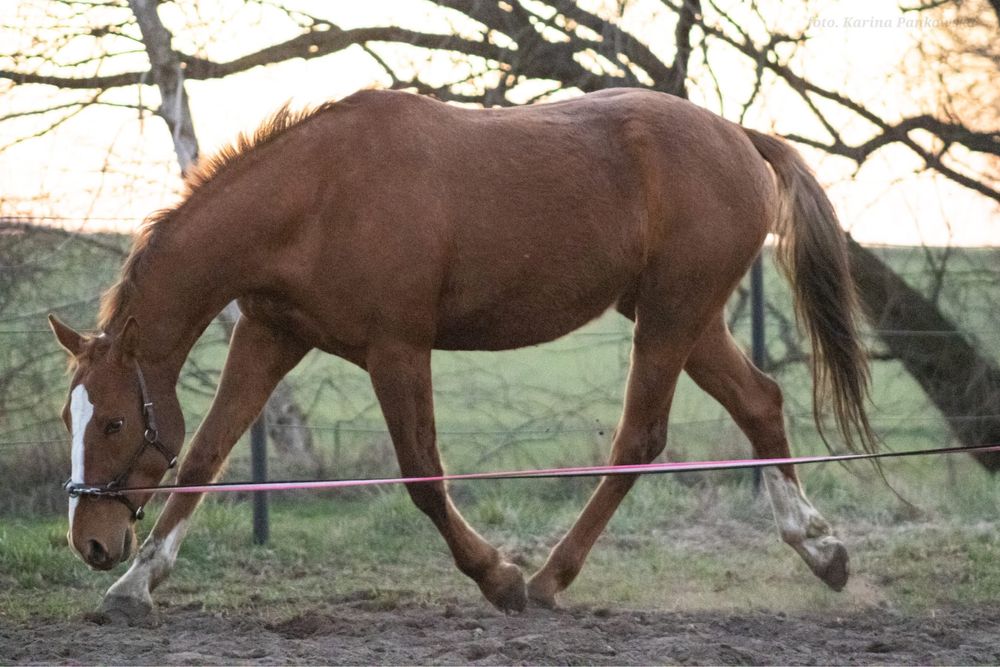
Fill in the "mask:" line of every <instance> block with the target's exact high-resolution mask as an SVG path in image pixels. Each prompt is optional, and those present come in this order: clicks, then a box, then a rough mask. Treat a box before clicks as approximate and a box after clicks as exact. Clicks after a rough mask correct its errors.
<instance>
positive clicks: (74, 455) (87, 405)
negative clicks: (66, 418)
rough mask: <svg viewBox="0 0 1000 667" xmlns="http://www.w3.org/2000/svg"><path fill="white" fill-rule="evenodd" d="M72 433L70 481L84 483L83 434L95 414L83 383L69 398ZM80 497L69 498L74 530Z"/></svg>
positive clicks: (70, 516)
mask: <svg viewBox="0 0 1000 667" xmlns="http://www.w3.org/2000/svg"><path fill="white" fill-rule="evenodd" d="M69 414H70V433H71V434H72V436H73V449H72V452H71V457H70V461H71V466H72V467H71V469H70V478H69V479H70V481H71V482H73V483H74V484H83V434H84V432H86V430H87V424H89V423H90V420H91V418H92V417H93V416H94V404H93V403H91V402H90V396H89V395H88V394H87V388H86V387H84V386H83V385H82V384H78V385H76V387H74V388H73V392H72V393H71V394H70V399H69ZM77 501H79V498H70V499H69V529H70V530H73V515H74V514H76V504H77Z"/></svg>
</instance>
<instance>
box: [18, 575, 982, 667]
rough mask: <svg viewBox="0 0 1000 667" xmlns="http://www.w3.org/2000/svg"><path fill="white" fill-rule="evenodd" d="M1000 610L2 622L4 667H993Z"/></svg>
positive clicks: (399, 606)
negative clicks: (140, 623)
mask: <svg viewBox="0 0 1000 667" xmlns="http://www.w3.org/2000/svg"><path fill="white" fill-rule="evenodd" d="M998 619H1000V606H997V607H991V608H979V609H949V610H937V611H936V612H935V613H934V614H933V616H930V615H920V616H906V615H902V614H900V613H898V612H894V611H888V610H882V609H871V610H868V611H863V612H857V613H854V614H852V615H851V616H850V617H842V618H831V617H822V616H819V615H794V616H793V615H785V614H783V613H780V612H777V613H775V612H765V611H741V612H721V611H708V612H696V613H683V612H658V611H657V612H654V611H642V610H615V609H608V608H606V607H601V608H596V609H589V608H573V609H568V610H563V611H548V610H541V609H530V610H528V611H527V612H526V613H523V614H520V615H517V616H504V615H502V614H500V613H498V612H495V611H493V610H492V609H489V608H487V607H486V606H485V605H483V604H480V603H479V602H472V601H467V602H466V601H442V602H440V603H433V604H432V603H424V602H420V601H419V600H417V599H416V598H415V597H414V596H408V595H407V594H406V593H405V592H402V591H400V592H396V593H394V594H393V595H392V596H391V598H390V600H388V601H386V599H385V598H384V597H375V596H372V595H368V594H358V595H354V596H350V597H347V598H343V599H340V600H336V601H332V602H331V603H329V604H327V605H325V606H323V607H322V608H316V609H311V610H308V611H304V612H302V613H301V614H298V615H296V616H294V617H293V618H289V619H286V620H284V621H281V622H268V621H266V620H265V619H264V618H263V617H261V616H259V615H254V614H243V615H238V614H236V613H231V614H213V613H210V612H206V611H203V610H201V609H198V608H192V607H180V606H175V607H170V606H165V607H161V609H160V610H159V618H158V622H157V623H156V624H153V625H147V626H145V627H133V628H123V627H120V626H109V625H101V624H99V623H97V622H95V619H93V618H89V617H81V618H78V619H72V620H69V621H52V620H47V619H36V620H32V621H29V622H24V623H16V624H10V623H5V624H3V625H0V663H18V664H33V663H64V664H74V663H77V664H90V663H117V664H123V663H127V664H171V665H184V664H231V663H234V662H235V663H240V664H305V663H309V664H315V663H336V664H428V663H435V664H470V663H471V664H479V665H500V664H525V663H530V664H537V663H542V664H657V663H679V664H774V663H780V664H829V663H838V664H850V663H856V664H940V663H947V664H983V663H988V664H995V663H997V662H1000V640H998V638H1000V620H998Z"/></svg>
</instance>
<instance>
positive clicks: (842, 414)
mask: <svg viewBox="0 0 1000 667" xmlns="http://www.w3.org/2000/svg"><path fill="white" fill-rule="evenodd" d="M744 131H745V132H746V134H747V136H748V137H749V138H750V141H751V142H752V143H753V145H754V148H756V149H757V152H758V153H760V154H761V156H762V157H763V158H764V159H765V160H767V161H768V162H769V163H770V165H771V167H772V168H773V169H774V173H775V174H776V175H777V180H778V190H779V197H780V201H779V207H778V215H777V220H776V222H775V225H774V228H773V230H772V231H774V232H775V234H777V236H778V244H777V249H776V257H777V260H778V264H779V266H780V267H781V268H782V270H783V272H784V273H785V275H786V276H787V278H788V280H789V281H790V282H791V284H792V286H793V288H794V291H795V314H796V320H797V321H798V322H799V323H800V324H802V323H804V324H805V328H806V330H807V331H808V333H809V339H810V343H811V344H812V349H813V355H812V362H811V364H812V374H813V418H814V420H815V421H816V427H817V429H818V430H819V433H820V437H821V438H822V439H823V442H824V443H825V444H826V445H827V447H828V448H829V447H830V443H829V441H828V440H827V439H826V435H825V433H824V430H823V425H822V422H821V420H820V412H821V411H822V409H823V408H824V407H825V406H826V405H827V404H828V403H832V407H833V413H834V416H835V417H836V421H837V428H838V430H839V431H840V433H841V435H842V436H843V438H844V442H845V443H846V444H847V447H848V448H849V449H850V450H852V451H858V447H857V446H856V444H858V443H860V448H861V449H862V450H864V451H866V452H874V451H875V450H876V438H875V436H874V433H873V432H872V428H871V425H870V424H869V423H868V416H867V414H866V413H865V402H866V400H867V399H868V388H869V380H870V375H869V369H868V358H867V354H866V353H865V350H864V348H863V347H862V345H861V342H860V340H859V338H858V330H857V319H858V315H857V313H858V299H857V294H856V293H855V289H854V281H853V280H852V279H851V273H850V265H849V260H848V255H847V243H846V240H845V238H844V232H843V230H842V229H841V227H840V223H839V222H838V220H837V214H836V212H835V211H834V210H833V205H832V204H831V203H830V200H829V199H828V198H827V196H826V193H825V192H823V188H822V186H821V185H820V184H819V183H818V182H817V181H816V177H815V176H813V174H812V172H811V171H810V170H809V167H808V166H807V165H806V163H805V161H803V159H802V156H801V155H799V153H798V152H797V151H796V150H795V149H794V148H792V147H791V146H789V145H788V144H786V143H785V142H784V141H782V140H780V139H778V138H776V137H772V136H769V135H766V134H761V133H760V132H755V131H754V130H749V129H746V128H744Z"/></svg>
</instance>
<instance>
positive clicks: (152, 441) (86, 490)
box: [63, 361, 177, 521]
mask: <svg viewBox="0 0 1000 667" xmlns="http://www.w3.org/2000/svg"><path fill="white" fill-rule="evenodd" d="M135 374H136V377H138V379H139V393H140V394H141V395H142V418H143V421H144V422H145V427H146V428H145V430H144V431H143V434H142V444H140V445H139V446H138V447H137V448H136V450H135V452H133V453H132V458H130V459H129V462H128V465H126V466H125V469H124V470H122V471H121V472H120V473H119V474H118V475H116V476H115V478H114V479H112V480H111V481H110V482H108V483H107V484H97V485H93V484H91V485H88V484H83V483H77V482H74V481H73V480H72V479H69V480H67V481H66V484H64V485H63V487H64V488H65V489H66V493H68V494H69V496H70V498H78V497H80V496H94V497H98V498H100V497H105V498H113V499H115V500H117V501H118V502H120V503H122V504H123V505H125V507H127V508H128V510H129V512H131V513H132V521H141V520H142V517H143V516H144V515H145V512H144V511H143V509H142V505H136V504H135V503H133V502H132V501H131V500H129V498H128V496H126V495H125V494H124V493H123V492H122V491H121V490H120V489H122V488H123V487H124V486H125V485H126V482H128V478H129V477H130V476H131V475H132V472H133V470H134V469H135V466H136V465H138V463H139V459H141V458H142V455H143V454H145V453H146V449H147V448H148V447H152V448H153V449H155V450H156V451H158V452H159V453H160V454H162V455H163V458H164V459H166V461H167V470H169V469H171V468H173V467H174V466H176V465H177V457H176V456H174V455H173V454H171V453H170V450H168V449H167V447H166V445H164V444H163V443H162V442H160V434H159V432H158V431H157V430H156V413H154V412H153V401H152V399H151V398H150V396H149V389H148V388H147V386H146V378H145V376H144V375H143V374H142V367H141V366H139V362H138V361H136V362H135Z"/></svg>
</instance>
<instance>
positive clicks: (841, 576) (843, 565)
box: [816, 542, 851, 591]
mask: <svg viewBox="0 0 1000 667" xmlns="http://www.w3.org/2000/svg"><path fill="white" fill-rule="evenodd" d="M850 561H851V559H850V556H848V554H847V547H845V546H844V545H843V544H841V543H840V542H836V543H835V544H834V547H833V553H832V554H830V560H829V561H827V564H826V567H824V568H823V570H822V571H821V572H816V576H818V577H819V578H820V579H822V580H823V582H824V583H826V585H827V586H829V587H830V588H832V589H833V590H835V591H842V590H844V586H846V585H847V580H848V578H849V577H850V574H851V570H850Z"/></svg>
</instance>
